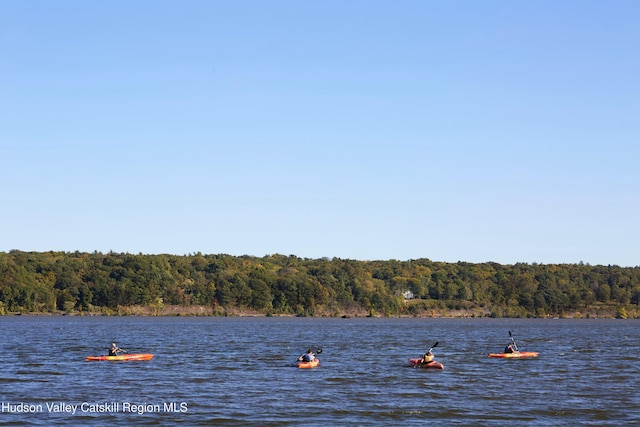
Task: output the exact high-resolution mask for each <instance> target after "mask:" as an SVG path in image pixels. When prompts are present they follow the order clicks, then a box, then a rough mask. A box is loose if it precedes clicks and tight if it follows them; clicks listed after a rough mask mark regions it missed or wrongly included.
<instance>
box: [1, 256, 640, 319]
mask: <svg viewBox="0 0 640 427" xmlns="http://www.w3.org/2000/svg"><path fill="white" fill-rule="evenodd" d="M639 305H640V267H638V266H636V267H620V266H615V265H608V266H602V265H596V266H591V265H588V264H583V263H580V264H536V263H534V264H526V263H517V264H513V265H502V264H498V263H493V262H488V263H466V262H458V263H445V262H435V261H431V260H429V259H415V260H409V261H398V260H379V261H358V260H351V259H339V258H331V259H329V258H321V259H307V258H299V257H297V256H295V255H289V256H285V255H279V254H274V255H268V256H264V257H255V256H232V255H224V254H217V255H203V254H201V253H195V254H189V255H168V254H159V255H145V254H138V255H133V254H128V253H114V252H109V253H100V252H93V253H85V252H23V251H18V250H13V251H10V252H8V253H7V252H0V314H2V315H8V314H25V313H37V314H46V313H53V314H75V315H128V314H142V315H214V316H228V315H243V314H245V315H246V314H251V315H265V316H287V315H289V316H331V317H339V316H344V317H349V316H420V317H428V316H432V317H441V316H461V317H618V318H640V308H639Z"/></svg>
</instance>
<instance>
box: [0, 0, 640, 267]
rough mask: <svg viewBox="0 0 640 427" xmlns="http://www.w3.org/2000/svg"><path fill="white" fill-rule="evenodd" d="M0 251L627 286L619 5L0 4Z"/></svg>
mask: <svg viewBox="0 0 640 427" xmlns="http://www.w3.org/2000/svg"><path fill="white" fill-rule="evenodd" d="M0 180H1V181H0V182H1V185H2V186H1V187H0V202H1V205H0V224H1V231H0V251H9V250H12V249H19V250H24V251H48V250H54V251H76V250H78V251H82V252H84V251H87V252H93V251H100V252H108V251H115V252H129V253H134V254H137V253H145V254H155V253H171V254H178V255H182V254H190V253H195V252H201V253H203V254H218V253H225V254H231V255H244V254H247V255H255V256H264V255H267V254H274V253H279V254H284V255H297V256H299V257H303V258H321V257H339V258H350V259H358V260H376V259H384V260H386V259H398V260H408V259H416V258H429V259H431V260H434V261H446V262H457V261H467V262H486V261H494V262H499V263H503V264H512V263H516V262H526V263H534V262H537V263H578V262H581V261H582V262H584V263H589V264H592V265H596V264H604V265H607V264H617V265H621V266H636V265H640V2H639V1H637V0H628V1H624V0H612V1H601V0H596V1H592V0H574V1H571V0H567V1H562V0H560V1H558V0H542V1H511V0H502V1H491V0H487V1H484V0H483V1H475V0H457V1H456V0H454V1H429V0H416V1H408V0H398V1H376V0H366V1H365V0H359V1H355V0H353V1H350V0H335V1H331V0H330V1H294V0H292V1H280V0H273V1H257V0H255V1H243V0H240V1H235V0H234V1H230V0H229V1H205V0H202V1H193V0H191V1H190V0H186V1H178V0H175V1H155V0H154V1H151V0H149V1H143V0H136V1H82V0H76V1H68V0H56V1H35V0H25V1H9V0H1V1H0Z"/></svg>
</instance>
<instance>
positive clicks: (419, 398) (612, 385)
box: [0, 316, 640, 426]
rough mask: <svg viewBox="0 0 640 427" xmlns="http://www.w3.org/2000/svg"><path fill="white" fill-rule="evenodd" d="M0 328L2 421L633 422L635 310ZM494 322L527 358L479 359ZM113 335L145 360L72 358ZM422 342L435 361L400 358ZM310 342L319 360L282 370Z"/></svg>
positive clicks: (99, 321)
mask: <svg viewBox="0 0 640 427" xmlns="http://www.w3.org/2000/svg"><path fill="white" fill-rule="evenodd" d="M0 331H1V332H0V337H1V338H2V340H3V352H2V355H1V356H0V364H1V370H0V405H2V408H3V409H2V412H0V425H43V426H44V425H68V424H74V425H107V424H109V425H174V424H182V425H189V426H197V425H224V426H247V425H256V426H257V425H260V426H284V425H298V424H307V425H341V426H362V425H381V426H387V425H388V426H392V425H393V426H395V425H402V426H410V425H416V426H417V425H420V426H423V425H427V424H428V425H464V426H469V425H478V426H487V425H513V424H514V423H519V424H527V425H540V426H542V425H544V426H547V425H594V426H603V425H640V392H639V391H638V389H637V387H638V384H640V375H639V373H638V367H639V366H640V363H639V362H640V321H638V320H625V321H622V320H595V319H591V320H588V319H583V320H565V319H560V320H541V319H413V318H412V319H369V318H367V319H364V318H355V319H314V318H181V317H174V318H145V317H142V318H137V317H28V316H16V317H0ZM508 331H512V332H513V334H514V337H515V339H516V341H517V343H518V346H519V347H520V349H521V350H523V351H538V352H539V353H540V356H539V357H538V358H537V359H529V360H503V359H489V358H488V357H487V354H488V353H490V352H500V351H502V349H503V348H504V346H505V345H506V344H507V343H508V342H509V335H508ZM111 341H116V342H117V343H118V345H119V346H120V347H123V348H127V349H128V350H129V352H139V353H154V354H155V357H154V359H153V360H151V361H148V362H85V361H84V358H85V357H86V356H89V355H99V354H105V352H106V349H107V347H108V346H109V345H110V343H111ZM436 341H437V342H438V346H437V347H436V348H435V349H434V354H435V356H436V360H438V361H440V362H442V363H443V364H444V366H445V369H444V370H443V371H438V370H426V369H415V368H410V367H408V363H407V359H408V358H410V357H418V356H420V355H421V353H423V352H424V351H425V350H427V349H428V348H429V347H431V346H432V345H433V344H434V343H435V342H436ZM308 347H318V348H320V347H321V348H322V349H323V352H322V353H321V354H320V356H319V357H320V359H321V366H320V367H318V368H316V369H297V368H295V367H292V366H291V365H292V363H293V362H294V361H295V359H296V357H297V356H298V355H300V354H301V353H303V352H304V351H305V350H306V349H307V348H308ZM61 402H63V403H65V404H67V405H70V406H68V410H69V411H68V412H62V413H56V412H52V410H53V407H51V408H50V407H48V406H47V404H48V405H53V404H56V403H61ZM20 405H22V406H20ZM74 405H75V407H76V413H75V414H74V413H72V411H73V407H74ZM132 405H138V406H132ZM19 408H22V410H25V408H26V409H33V410H35V411H38V412H18V410H19ZM39 409H42V410H41V411H39ZM98 410H102V412H96V411H98Z"/></svg>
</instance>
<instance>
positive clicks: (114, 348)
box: [109, 342, 125, 356]
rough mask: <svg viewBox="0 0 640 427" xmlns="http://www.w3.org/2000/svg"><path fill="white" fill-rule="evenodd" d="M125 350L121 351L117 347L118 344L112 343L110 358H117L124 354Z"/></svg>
mask: <svg viewBox="0 0 640 427" xmlns="http://www.w3.org/2000/svg"><path fill="white" fill-rule="evenodd" d="M124 352H125V350H123V349H121V348H120V347H118V346H117V345H116V343H114V342H112V343H111V348H110V349H109V356H117V355H118V354H120V353H124Z"/></svg>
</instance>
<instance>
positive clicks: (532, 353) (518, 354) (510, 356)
mask: <svg viewBox="0 0 640 427" xmlns="http://www.w3.org/2000/svg"><path fill="white" fill-rule="evenodd" d="M489 357H498V358H501V359H524V358H525V357H538V352H536V351H514V352H513V353H489Z"/></svg>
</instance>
